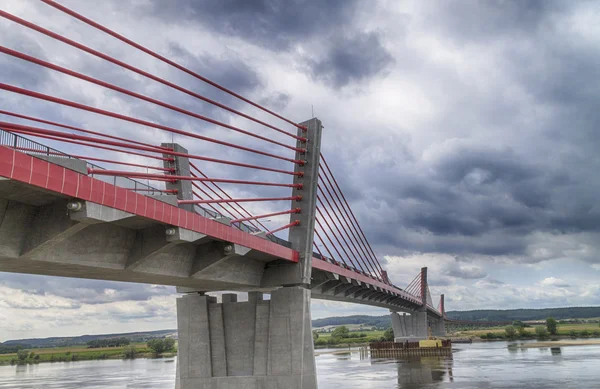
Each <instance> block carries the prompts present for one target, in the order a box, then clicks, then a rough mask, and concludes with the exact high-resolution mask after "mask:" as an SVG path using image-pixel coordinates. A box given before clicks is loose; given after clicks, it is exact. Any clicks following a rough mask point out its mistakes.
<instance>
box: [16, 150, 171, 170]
mask: <svg viewBox="0 0 600 389" xmlns="http://www.w3.org/2000/svg"><path fill="white" fill-rule="evenodd" d="M10 148H11V149H15V150H21V151H25V152H35V153H43V154H46V155H58V156H64V155H65V153H62V152H60V151H48V152H42V151H40V150H37V149H31V148H27V147H10ZM68 156H69V157H72V158H77V159H81V160H86V161H96V162H107V163H113V164H115V165H124V166H133V167H141V168H145V169H154V170H160V171H164V172H173V171H175V169H172V168H164V167H155V166H148V165H140V164H137V163H130V162H121V161H115V160H111V159H102V158H93V157H86V156H83V155H73V154H68Z"/></svg>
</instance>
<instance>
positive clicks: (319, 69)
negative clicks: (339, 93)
mask: <svg viewBox="0 0 600 389" xmlns="http://www.w3.org/2000/svg"><path fill="white" fill-rule="evenodd" d="M307 62H308V64H309V67H310V72H311V75H312V77H313V78H314V79H316V80H320V81H323V82H325V83H326V84H328V85H330V86H332V87H334V88H341V87H344V86H346V85H348V84H351V83H355V82H360V81H363V80H365V79H370V78H372V77H374V76H377V75H379V74H380V73H382V72H384V71H385V70H387V69H388V68H389V67H390V66H391V65H392V64H394V62H395V60H394V58H393V57H392V56H391V54H390V53H389V52H388V51H387V50H386V49H385V48H384V47H383V45H382V43H381V39H380V37H379V35H377V34H376V33H375V32H370V33H362V34H357V35H355V36H352V37H339V38H338V39H337V40H335V41H334V42H332V44H331V48H330V49H329V50H328V51H327V52H326V53H325V54H324V56H323V57H321V58H310V59H307Z"/></svg>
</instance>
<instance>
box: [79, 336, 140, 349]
mask: <svg viewBox="0 0 600 389" xmlns="http://www.w3.org/2000/svg"><path fill="white" fill-rule="evenodd" d="M129 343H131V342H130V341H129V339H127V338H111V339H94V340H90V341H89V342H87V346H88V348H102V347H123V346H127V345H129Z"/></svg>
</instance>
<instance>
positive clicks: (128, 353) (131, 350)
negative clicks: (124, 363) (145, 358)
mask: <svg viewBox="0 0 600 389" xmlns="http://www.w3.org/2000/svg"><path fill="white" fill-rule="evenodd" d="M137 354H138V351H137V349H136V348H135V346H134V345H133V344H131V345H129V346H127V347H125V350H124V351H123V355H124V357H125V359H135V357H136V355H137Z"/></svg>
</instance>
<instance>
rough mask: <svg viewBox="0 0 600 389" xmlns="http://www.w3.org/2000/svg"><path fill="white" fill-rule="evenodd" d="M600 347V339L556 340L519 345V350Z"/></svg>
mask: <svg viewBox="0 0 600 389" xmlns="http://www.w3.org/2000/svg"><path fill="white" fill-rule="evenodd" d="M591 345H600V339H585V340H584V339H579V340H557V341H552V342H535V343H523V344H519V345H518V347H520V348H541V347H565V346H591Z"/></svg>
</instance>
